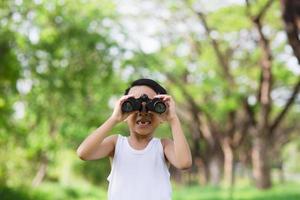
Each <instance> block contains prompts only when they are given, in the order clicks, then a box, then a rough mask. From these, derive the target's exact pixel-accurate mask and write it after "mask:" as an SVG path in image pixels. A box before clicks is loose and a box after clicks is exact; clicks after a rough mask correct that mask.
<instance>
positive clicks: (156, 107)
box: [121, 94, 167, 114]
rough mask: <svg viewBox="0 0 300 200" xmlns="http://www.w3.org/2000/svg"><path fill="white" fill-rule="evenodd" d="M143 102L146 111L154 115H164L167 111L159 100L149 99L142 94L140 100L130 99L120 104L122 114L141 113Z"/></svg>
mask: <svg viewBox="0 0 300 200" xmlns="http://www.w3.org/2000/svg"><path fill="white" fill-rule="evenodd" d="M143 102H145V103H146V104H145V109H146V111H147V112H148V111H153V112H156V113H159V114H161V113H164V112H165V111H166V109H167V106H166V104H165V103H164V102H163V101H162V100H161V99H160V98H154V99H149V97H148V96H147V95H146V94H143V95H142V96H141V97H140V98H137V99H136V98H134V97H130V98H128V99H127V100H125V101H124V102H123V103H122V106H121V110H122V112H132V111H137V110H138V111H142V109H143V104H142V103H143Z"/></svg>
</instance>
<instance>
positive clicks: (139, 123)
mask: <svg viewBox="0 0 300 200" xmlns="http://www.w3.org/2000/svg"><path fill="white" fill-rule="evenodd" d="M136 124H137V125H149V124H151V120H144V119H139V120H137V121H136Z"/></svg>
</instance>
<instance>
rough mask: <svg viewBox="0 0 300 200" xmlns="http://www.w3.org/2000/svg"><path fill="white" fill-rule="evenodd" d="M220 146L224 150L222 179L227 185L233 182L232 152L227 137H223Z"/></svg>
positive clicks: (231, 184)
mask: <svg viewBox="0 0 300 200" xmlns="http://www.w3.org/2000/svg"><path fill="white" fill-rule="evenodd" d="M222 148H223V152H224V179H225V183H226V184H227V185H229V186H233V184H234V174H233V164H234V154H233V149H232V147H231V146H230V144H229V138H225V139H224V141H223V142H222Z"/></svg>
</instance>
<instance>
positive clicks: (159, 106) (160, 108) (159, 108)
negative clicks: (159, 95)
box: [154, 102, 166, 113]
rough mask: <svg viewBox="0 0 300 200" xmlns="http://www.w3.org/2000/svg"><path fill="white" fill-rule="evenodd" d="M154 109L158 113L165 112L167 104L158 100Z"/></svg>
mask: <svg viewBox="0 0 300 200" xmlns="http://www.w3.org/2000/svg"><path fill="white" fill-rule="evenodd" d="M154 110H155V112H157V113H163V112H165V111H166V106H165V104H164V103H162V102H157V103H156V104H155V105H154Z"/></svg>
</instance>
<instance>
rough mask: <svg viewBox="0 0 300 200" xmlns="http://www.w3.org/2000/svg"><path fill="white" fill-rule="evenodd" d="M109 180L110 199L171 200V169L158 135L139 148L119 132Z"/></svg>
mask: <svg viewBox="0 0 300 200" xmlns="http://www.w3.org/2000/svg"><path fill="white" fill-rule="evenodd" d="M107 180H108V181H109V186H108V199H109V200H171V192H172V191H171V183H170V173H169V169H168V166H167V164H166V160H165V157H164V152H163V146H162V144H161V142H160V139H158V138H152V139H151V141H150V142H149V143H148V145H147V147H146V148H145V149H143V150H136V149H133V148H132V147H131V146H130V145H129V143H128V139H127V137H124V136H122V135H119V136H118V140H117V144H116V147H115V155H114V158H113V162H112V169H111V172H110V174H109V176H108V178H107Z"/></svg>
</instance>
